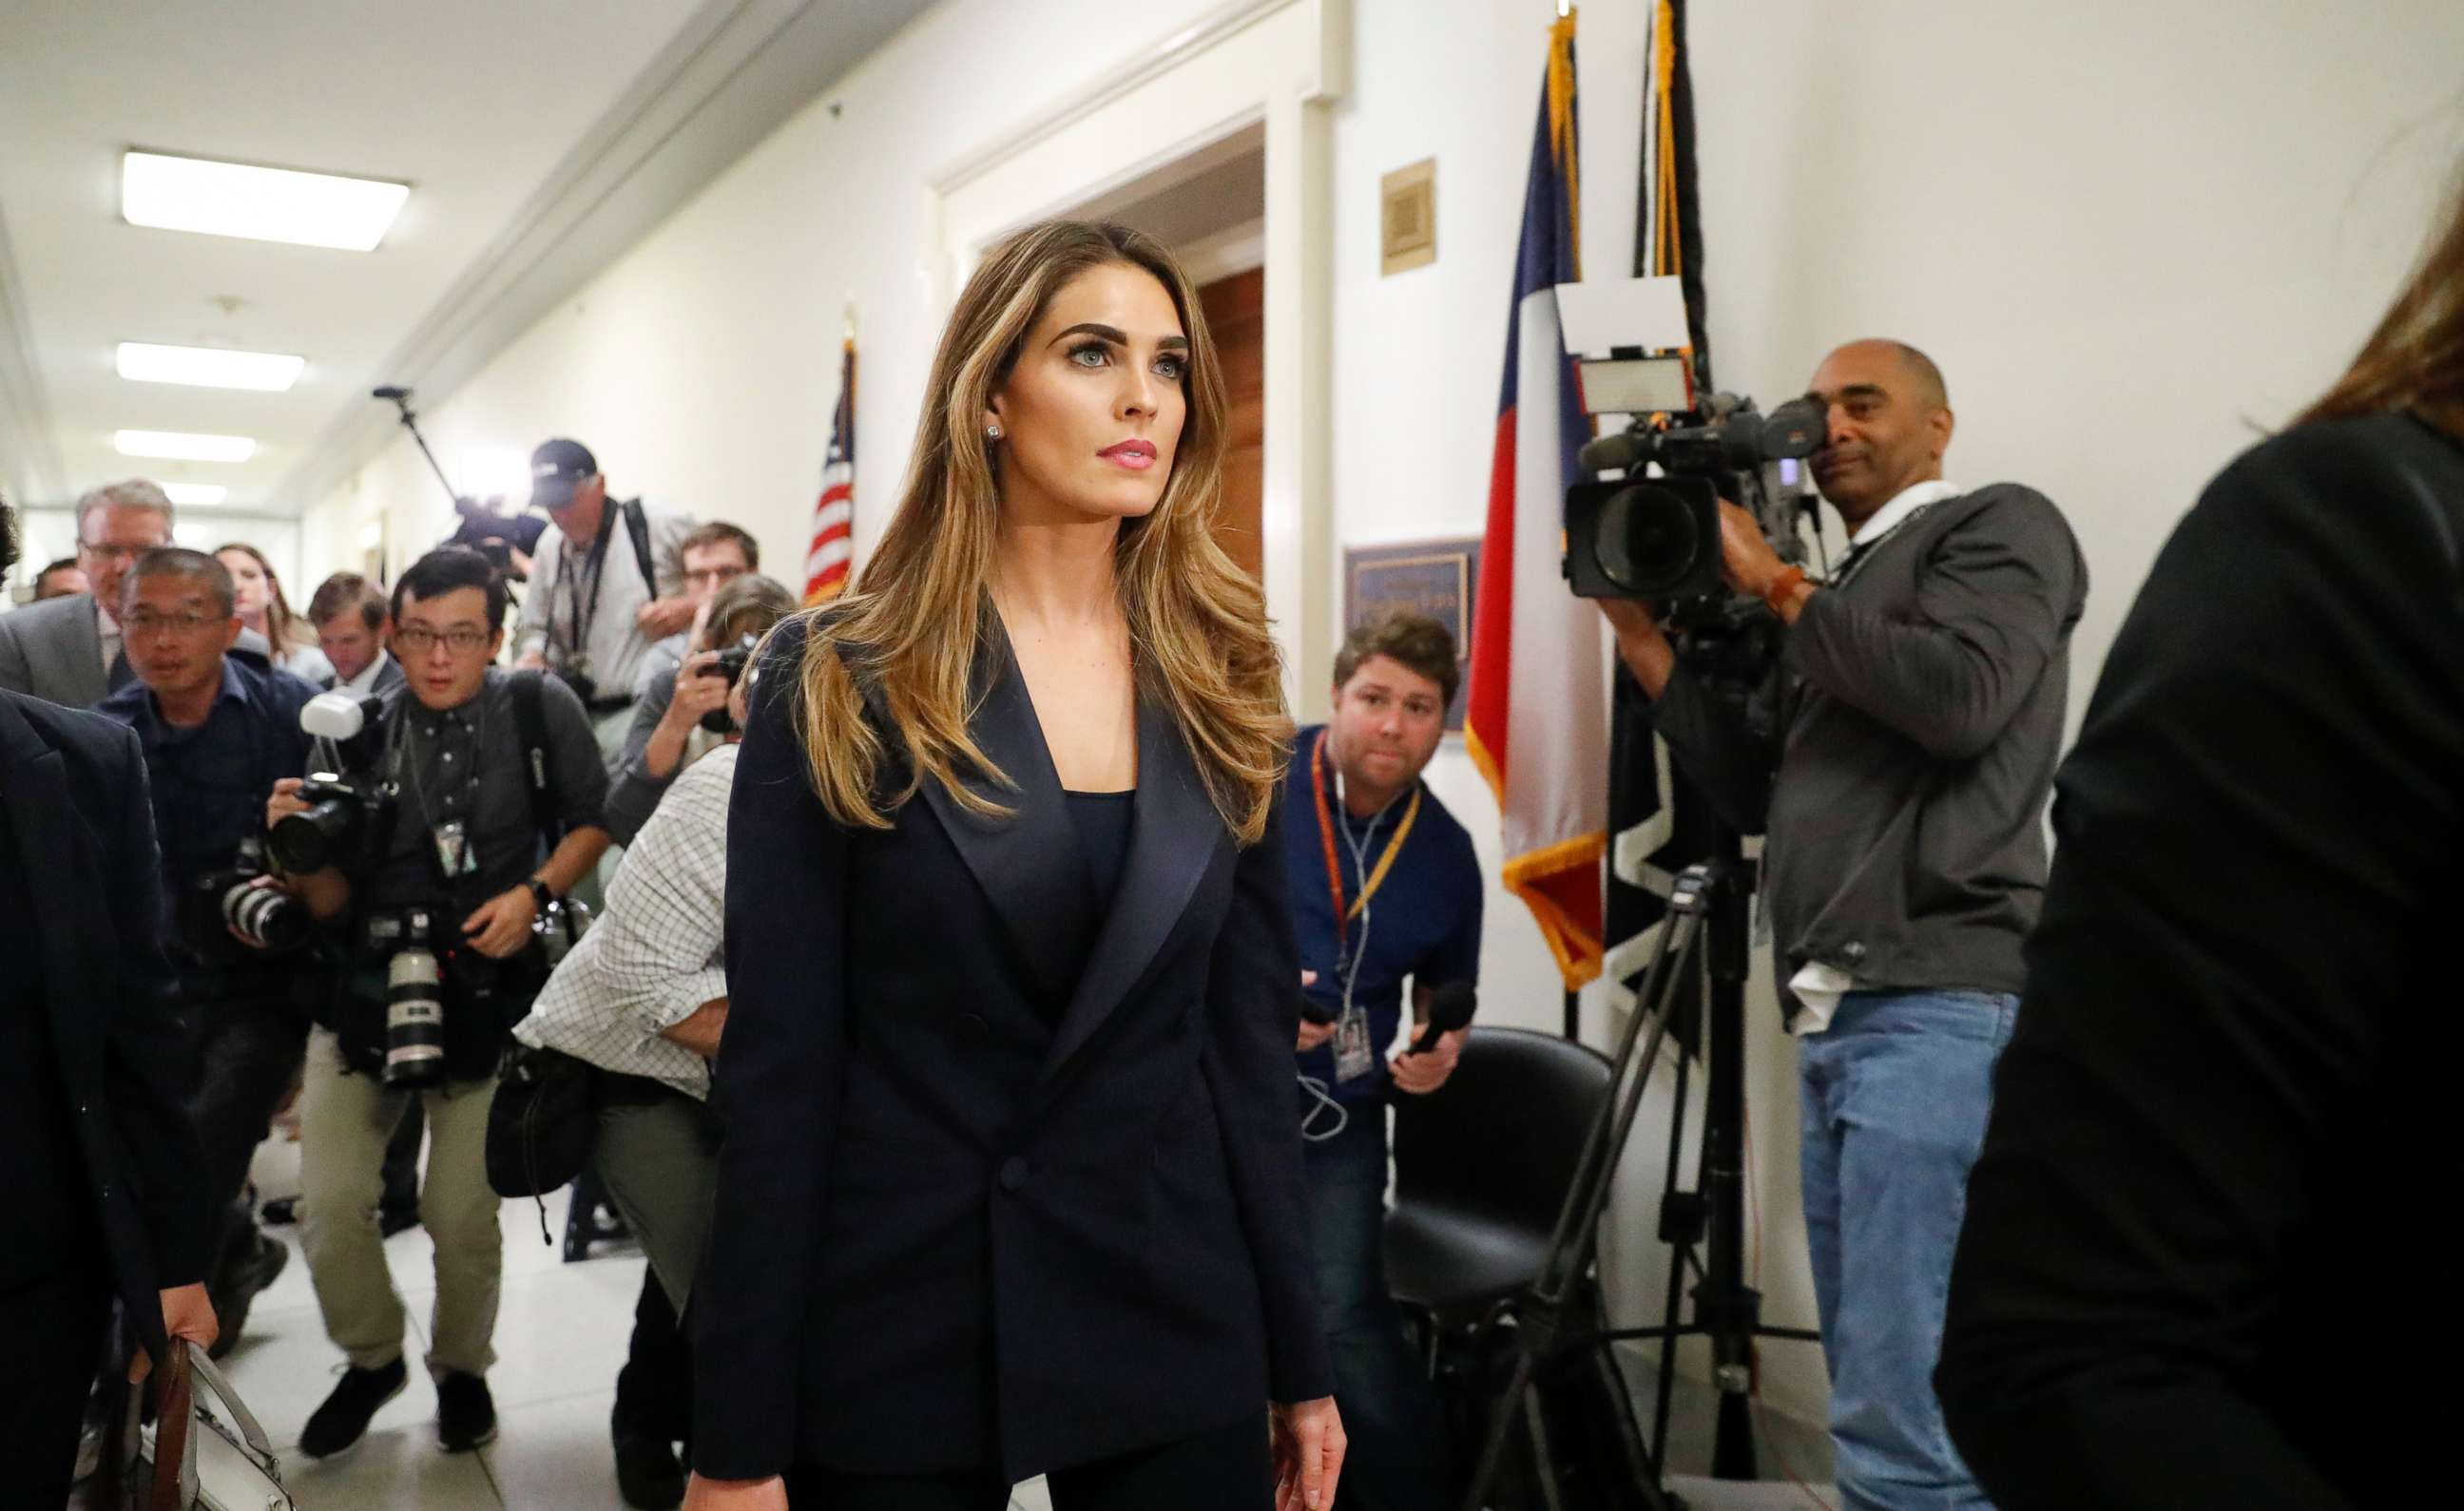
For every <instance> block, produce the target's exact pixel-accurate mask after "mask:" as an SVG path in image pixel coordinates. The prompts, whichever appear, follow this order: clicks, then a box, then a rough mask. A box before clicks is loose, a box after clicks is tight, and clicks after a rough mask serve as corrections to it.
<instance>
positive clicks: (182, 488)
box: [163, 483, 231, 504]
mask: <svg viewBox="0 0 2464 1511" xmlns="http://www.w3.org/2000/svg"><path fill="white" fill-rule="evenodd" d="M163 496H164V497H165V498H168V499H169V500H171V502H173V503H175V504H219V503H221V502H222V501H223V500H224V499H226V498H229V497H230V496H231V490H230V489H228V488H225V487H224V486H223V485H222V484H220V483H165V484H164V485H163Z"/></svg>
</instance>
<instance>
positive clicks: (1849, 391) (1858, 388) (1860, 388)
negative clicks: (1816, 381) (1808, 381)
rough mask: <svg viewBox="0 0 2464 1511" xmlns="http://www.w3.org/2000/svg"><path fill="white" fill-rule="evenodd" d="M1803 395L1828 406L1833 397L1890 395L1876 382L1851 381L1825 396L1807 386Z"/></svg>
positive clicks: (1867, 397)
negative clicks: (1834, 393) (1835, 393)
mask: <svg viewBox="0 0 2464 1511" xmlns="http://www.w3.org/2000/svg"><path fill="white" fill-rule="evenodd" d="M1805 396H1806V397H1807V398H1808V399H1811V400H1813V401H1814V402H1815V404H1818V405H1824V406H1825V407H1828V406H1829V405H1831V403H1832V402H1833V400H1834V399H1835V398H1837V399H1888V398H1889V397H1890V396H1891V391H1890V390H1889V389H1888V388H1885V387H1883V386H1882V385H1881V383H1850V384H1849V385H1848V386H1847V387H1845V388H1842V389H1840V390H1839V392H1838V393H1837V395H1829V396H1826V395H1824V394H1823V393H1821V392H1819V391H1817V390H1815V389H1813V388H1808V389H1807V390H1805Z"/></svg>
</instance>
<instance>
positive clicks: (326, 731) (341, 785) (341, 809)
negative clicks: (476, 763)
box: [265, 692, 397, 875]
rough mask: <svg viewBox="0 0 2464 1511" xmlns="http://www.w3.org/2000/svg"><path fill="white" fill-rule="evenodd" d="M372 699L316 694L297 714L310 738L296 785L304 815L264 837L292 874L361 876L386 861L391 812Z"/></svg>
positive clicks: (278, 823) (392, 799) (290, 818)
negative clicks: (330, 869)
mask: <svg viewBox="0 0 2464 1511" xmlns="http://www.w3.org/2000/svg"><path fill="white" fill-rule="evenodd" d="M383 706H384V705H383V704H382V703H381V702H380V700H378V699H376V698H363V697H356V696H354V695H352V694H350V693H347V692H320V693H319V694H318V695H317V696H315V697H313V698H311V699H309V700H308V703H307V706H306V707H304V708H302V709H301V710H300V711H299V727H300V728H301V729H302V730H304V731H306V732H307V733H308V734H310V735H312V736H313V737H314V741H315V743H314V744H312V745H311V746H310V757H311V760H312V762H313V764H312V765H311V767H310V768H309V777H308V779H307V780H306V781H304V782H302V783H300V786H299V799H300V801H302V802H305V803H306V804H308V808H307V811H306V812H304V813H294V814H286V815H284V816H283V817H282V818H281V819H280V820H279V821H276V822H275V825H274V827H273V829H272V830H271V831H269V832H268V833H267V835H266V841H265V843H266V848H267V850H268V852H269V853H271V854H272V855H273V857H274V861H275V865H279V866H281V867H282V869H283V870H285V871H288V872H290V873H292V874H293V875H304V874H306V873H307V872H310V871H321V870H323V869H325V868H326V867H327V866H339V867H341V869H343V870H345V871H351V872H360V871H365V870H367V869H369V868H370V867H372V866H374V865H376V863H377V862H378V861H380V860H382V859H383V858H384V856H385V848H386V846H387V845H388V844H389V843H391V841H392V838H393V822H394V818H395V814H396V811H397V804H396V800H395V794H394V789H393V785H392V783H391V782H389V781H387V780H385V778H384V777H383V776H382V775H381V774H380V772H379V770H378V768H379V766H380V764H381V762H382V759H383V755H384V752H383V749H382V744H381V740H382V736H381V735H380V734H379V730H380V728H381V726H380V724H379V721H378V712H379V711H380V710H381V709H382V708H383Z"/></svg>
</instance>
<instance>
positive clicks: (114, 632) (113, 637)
mask: <svg viewBox="0 0 2464 1511" xmlns="http://www.w3.org/2000/svg"><path fill="white" fill-rule="evenodd" d="M94 627H95V632H96V633H97V634H98V635H99V636H100V637H101V640H102V674H103V675H104V676H106V677H108V676H110V675H111V664H112V663H113V662H115V661H118V660H119V659H120V621H118V620H116V619H114V618H112V617H111V610H109V609H107V608H105V607H103V606H102V600H100V599H96V600H95V601H94Z"/></svg>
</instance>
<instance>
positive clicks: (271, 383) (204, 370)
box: [120, 341, 308, 393]
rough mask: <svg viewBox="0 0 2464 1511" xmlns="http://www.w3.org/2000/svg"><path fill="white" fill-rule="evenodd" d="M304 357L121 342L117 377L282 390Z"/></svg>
mask: <svg viewBox="0 0 2464 1511" xmlns="http://www.w3.org/2000/svg"><path fill="white" fill-rule="evenodd" d="M307 365H308V359H306V358H305V357H285V356H283V355H281V354H280V353H278V352H231V351H223V350H221V349H219V348H217V347H211V346H157V345H154V344H153V343H152V342H150V341H121V343H120V376H121V377H122V378H125V379H127V380H128V381H129V382H131V383H187V384H188V385H189V386H191V387H197V388H252V389H255V390H256V391H258V392H260V393H282V392H285V391H287V390H288V389H289V388H290V387H291V385H292V384H293V383H297V382H298V381H299V373H300V370H301V369H302V368H304V367H306V366H307Z"/></svg>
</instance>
